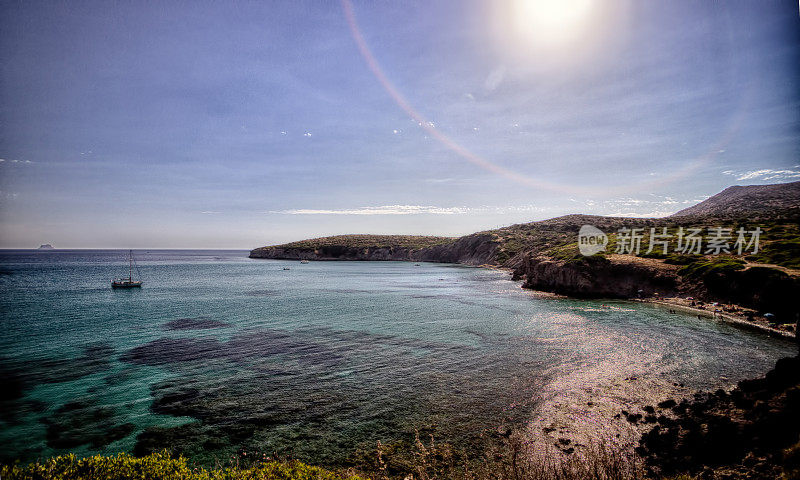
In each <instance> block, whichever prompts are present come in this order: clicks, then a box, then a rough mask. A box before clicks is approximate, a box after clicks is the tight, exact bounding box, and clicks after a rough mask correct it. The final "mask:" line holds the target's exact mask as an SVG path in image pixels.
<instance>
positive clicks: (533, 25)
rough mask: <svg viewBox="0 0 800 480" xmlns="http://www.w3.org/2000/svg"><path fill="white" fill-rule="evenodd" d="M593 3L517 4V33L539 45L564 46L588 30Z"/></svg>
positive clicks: (519, 0) (544, 0) (523, 0)
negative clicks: (587, 24)
mask: <svg viewBox="0 0 800 480" xmlns="http://www.w3.org/2000/svg"><path fill="white" fill-rule="evenodd" d="M593 7H594V1H593V0H513V1H512V3H511V12H510V13H511V16H512V19H513V20H512V21H513V26H514V33H515V34H516V35H517V36H519V37H520V38H521V39H523V41H527V42H533V43H534V44H538V45H557V44H564V43H567V42H569V41H570V40H572V39H574V38H575V37H577V36H578V35H579V34H580V32H581V31H582V30H583V29H584V28H585V27H586V23H587V22H588V20H589V17H590V16H591V13H592V9H593Z"/></svg>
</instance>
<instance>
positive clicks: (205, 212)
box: [200, 210, 222, 215]
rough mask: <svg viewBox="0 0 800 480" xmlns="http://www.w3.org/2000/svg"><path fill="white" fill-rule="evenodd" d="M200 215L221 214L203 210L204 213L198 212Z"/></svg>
mask: <svg viewBox="0 0 800 480" xmlns="http://www.w3.org/2000/svg"><path fill="white" fill-rule="evenodd" d="M200 213H202V214H203V215H216V214H218V213H222V212H215V211H213V210H205V211H203V212H200Z"/></svg>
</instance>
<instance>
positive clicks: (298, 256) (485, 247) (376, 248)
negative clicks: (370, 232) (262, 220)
mask: <svg viewBox="0 0 800 480" xmlns="http://www.w3.org/2000/svg"><path fill="white" fill-rule="evenodd" d="M341 243H342V244H340V245H337V244H325V245H313V244H308V245H299V246H292V245H291V244H290V245H279V246H275V247H262V248H257V249H255V250H252V251H251V252H250V258H271V259H278V260H395V261H415V262H441V263H461V264H464V265H484V264H491V263H493V261H494V254H495V251H496V250H497V245H498V244H497V242H496V241H494V239H493V238H492V236H491V235H486V234H474V235H468V236H466V237H461V238H459V239H458V240H455V241H452V242H450V243H442V244H440V245H434V246H430V247H423V248H413V247H405V246H396V245H388V246H385V245H373V246H369V245H367V246H352V245H347V244H345V243H344V242H341Z"/></svg>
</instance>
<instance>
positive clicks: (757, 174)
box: [722, 167, 800, 181]
mask: <svg viewBox="0 0 800 480" xmlns="http://www.w3.org/2000/svg"><path fill="white" fill-rule="evenodd" d="M795 168H797V167H795ZM722 173H724V174H725V175H735V176H736V180H740V181H741V180H793V179H798V178H800V170H774V169H771V168H763V169H761V170H751V171H749V172H734V171H733V170H725V171H724V172H722Z"/></svg>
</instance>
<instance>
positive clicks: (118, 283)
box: [111, 250, 142, 288]
mask: <svg viewBox="0 0 800 480" xmlns="http://www.w3.org/2000/svg"><path fill="white" fill-rule="evenodd" d="M134 266H136V273H137V274H138V275H139V278H141V277H142V275H141V274H140V273H139V266H138V265H136V262H135V261H134V260H133V250H128V278H117V279H114V280H111V288H135V287H141V286H142V281H141V280H134V279H133V267H134Z"/></svg>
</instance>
